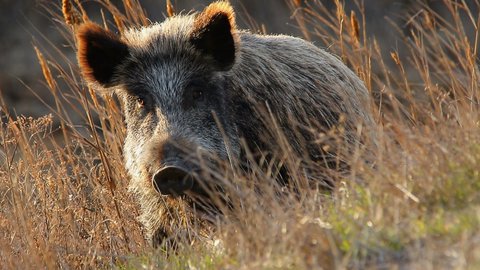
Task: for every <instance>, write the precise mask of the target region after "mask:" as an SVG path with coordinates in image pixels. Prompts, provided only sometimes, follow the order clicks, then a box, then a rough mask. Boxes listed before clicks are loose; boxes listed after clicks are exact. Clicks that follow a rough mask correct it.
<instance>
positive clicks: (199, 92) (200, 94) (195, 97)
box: [192, 89, 203, 100]
mask: <svg viewBox="0 0 480 270" xmlns="http://www.w3.org/2000/svg"><path fill="white" fill-rule="evenodd" d="M192 98H193V100H200V99H202V98H203V91H202V90H201V89H193V91H192Z"/></svg>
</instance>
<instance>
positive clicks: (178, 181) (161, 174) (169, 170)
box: [152, 166, 195, 196]
mask: <svg viewBox="0 0 480 270" xmlns="http://www.w3.org/2000/svg"><path fill="white" fill-rule="evenodd" d="M152 182H153V186H154V187H155V190H156V191H157V192H158V193H160V194H162V195H174V196H179V195H183V194H184V193H185V192H186V191H188V190H191V189H192V188H193V185H194V182H195V178H194V177H193V175H192V174H190V173H189V172H188V171H187V170H186V169H183V168H181V167H177V166H166V167H164V168H162V169H160V170H158V171H157V172H156V173H155V174H154V175H153V178H152Z"/></svg>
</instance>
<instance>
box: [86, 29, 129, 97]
mask: <svg viewBox="0 0 480 270" xmlns="http://www.w3.org/2000/svg"><path fill="white" fill-rule="evenodd" d="M77 40H78V53H77V57H78V63H79V66H80V70H81V71H82V74H83V76H84V77H85V79H86V80H87V81H89V82H97V83H99V84H100V85H101V86H103V87H110V86H114V84H115V82H114V75H115V71H116V69H117V68H118V66H119V65H120V64H121V63H122V62H123V61H124V60H125V58H126V57H127V55H128V46H127V44H125V43H124V42H123V41H121V40H120V39H119V37H117V36H116V35H115V34H113V33H112V32H110V31H108V30H105V29H103V28H102V27H100V26H99V25H97V24H94V23H85V24H83V25H81V26H80V28H79V29H78V31H77Z"/></svg>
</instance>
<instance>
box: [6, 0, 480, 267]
mask: <svg viewBox="0 0 480 270" xmlns="http://www.w3.org/2000/svg"><path fill="white" fill-rule="evenodd" d="M472 2H473V1H472ZM99 3H101V4H102V5H103V7H104V9H103V14H107V13H108V14H111V17H112V18H113V19H112V21H107V20H106V19H104V21H103V22H102V24H103V25H104V27H106V28H110V29H117V30H118V31H119V32H120V33H121V32H122V31H123V30H124V29H125V28H126V27H129V26H133V25H148V23H149V22H148V19H147V15H146V12H145V11H144V10H143V9H142V7H141V5H140V3H139V1H134V0H124V1H123V2H122V4H123V6H122V7H117V6H114V5H113V4H112V3H111V2H110V1H103V0H99ZM335 3H336V10H335V11H334V12H332V11H331V10H328V9H327V8H326V7H325V6H324V5H322V3H321V2H320V1H309V2H308V3H307V4H305V3H303V2H302V1H294V0H292V1H290V2H289V4H290V5H291V7H292V14H294V18H295V19H296V20H297V22H298V25H299V27H300V28H301V30H302V32H303V33H304V35H305V37H306V38H310V39H317V40H321V41H322V45H323V46H324V47H326V48H328V50H329V51H332V52H333V53H336V54H337V55H339V56H340V57H341V58H342V59H343V60H344V61H345V62H346V63H347V64H348V65H349V66H350V67H351V68H352V69H353V70H354V71H355V72H356V73H357V74H358V76H359V77H360V78H361V79H362V80H364V81H365V84H366V86H367V88H368V89H369V90H370V92H371V94H372V97H373V99H374V100H375V102H374V103H373V104H372V108H371V109H372V111H373V112H374V114H375V117H376V120H377V121H378V123H379V129H378V130H377V131H376V132H377V135H378V136H377V142H376V146H377V147H376V148H375V153H373V154H372V153H370V152H369V151H365V149H366V147H368V145H367V146H358V147H357V148H356V150H355V151H354V152H353V153H350V155H349V160H348V163H349V164H350V166H351V172H350V174H349V175H334V174H331V175H333V176H334V177H335V178H336V185H335V189H334V191H333V192H331V193H325V192H321V191H320V190H318V189H310V188H301V189H298V190H296V191H295V192H290V191H288V190H282V188H281V187H278V186H277V185H276V184H275V181H273V178H274V174H275V170H274V168H273V167H272V166H269V164H261V162H257V163H254V164H253V166H252V169H251V170H250V171H248V172H244V171H238V170H235V168H234V170H233V172H231V171H228V170H227V172H226V174H220V175H218V176H217V177H218V178H221V179H224V180H225V179H226V180H229V181H230V182H229V183H235V185H231V187H230V189H228V191H229V192H228V196H229V200H230V202H231V204H232V205H233V207H226V208H224V209H223V213H224V215H223V217H221V218H220V217H219V218H218V219H217V220H216V221H214V222H215V223H216V226H215V228H214V229H213V230H212V232H211V233H210V234H209V235H207V236H206V238H207V239H204V238H202V239H199V238H195V237H193V238H191V239H190V240H192V241H193V242H191V243H181V244H180V246H179V247H178V248H177V249H176V250H171V249H168V248H160V249H158V250H153V249H151V248H150V247H149V245H148V243H146V242H145V240H144V237H143V232H142V228H141V225H140V224H139V223H138V222H137V221H136V217H137V216H138V212H137V211H138V210H137V205H136V204H135V202H134V200H133V198H131V196H130V195H129V194H128V192H127V184H128V181H129V179H128V176H127V175H126V173H125V170H124V168H123V165H122V154H121V148H122V142H123V137H124V133H125V127H124V125H123V120H122V113H121V108H120V107H119V105H118V103H117V102H116V100H115V98H114V97H106V98H105V99H100V98H99V97H97V96H96V94H95V93H94V92H93V90H92V89H90V88H88V87H86V85H85V84H84V83H83V82H82V80H81V78H80V76H79V72H78V68H77V65H76V63H75V61H72V60H70V59H68V58H67V57H66V56H65V55H62V54H60V53H59V50H58V47H57V46H58V45H55V44H52V47H51V48H35V50H36V51H37V55H38V58H39V64H40V65H41V67H42V70H43V72H44V75H45V81H46V86H47V87H48V88H49V89H50V90H51V94H52V96H53V97H54V100H55V103H54V104H48V106H50V108H51V111H52V114H51V115H48V116H45V117H42V118H39V119H32V118H28V117H17V116H16V115H12V114H10V113H9V112H8V111H5V110H2V120H3V124H2V128H1V130H0V131H1V132H0V138H1V151H0V154H1V155H0V156H1V162H2V166H1V168H0V203H1V207H0V233H1V234H2V237H0V258H1V264H0V268H5V269H16V268H21V269H25V268H49V269H50V268H66V269H69V268H123V269H137V268H148V269H150V268H164V269H172V268H173V269H184V268H192V269H197V268H201V269H223V268H227V269H237V268H238V269H273V268H280V269H312V268H323V269H334V268H338V269H343V268H354V269H364V268H374V269H375V268H399V267H407V268H412V269H437V268H448V269H451V268H454V269H455V268H456V269H466V268H471V269H474V268H476V267H479V266H480V245H479V242H480V233H479V232H480V166H479V164H480V144H479V142H480V127H479V125H480V123H479V102H480V97H479V95H480V94H479V91H478V83H479V79H478V75H479V73H478V64H477V62H478V55H477V54H478V51H477V50H478V34H479V30H478V26H479V22H480V16H479V14H476V13H473V12H474V10H478V8H479V3H478V2H477V1H475V2H474V3H470V6H468V5H467V4H466V3H465V1H451V0H443V5H444V7H445V10H446V11H447V14H442V15H440V14H437V13H436V12H435V11H434V10H432V9H431V8H429V6H427V5H425V4H422V3H423V2H419V4H418V9H417V10H415V11H413V12H412V14H411V16H410V17H409V20H408V24H407V25H406V26H407V27H408V31H403V30H402V29H400V28H399V27H397V26H395V25H391V26H386V27H391V29H392V31H397V32H398V37H399V40H401V41H402V42H403V44H402V46H404V47H405V48H406V49H405V50H402V51H391V52H389V53H387V54H385V53H384V50H381V48H382V44H378V42H377V41H376V40H375V37H369V36H368V35H367V32H366V27H365V25H366V24H365V13H364V12H362V10H363V6H362V3H361V1H358V7H359V8H358V10H359V11H360V12H358V11H357V12H358V13H353V12H351V11H349V10H345V8H344V5H343V4H342V2H340V1H335ZM48 10H49V12H50V14H51V15H52V16H53V17H54V19H55V20H56V21H57V25H58V31H59V32H60V33H61V34H62V35H64V36H65V38H66V42H68V46H70V47H71V48H72V50H74V49H75V41H74V40H73V38H72V34H73V33H74V32H75V29H76V26H77V25H78V24H79V23H81V22H82V21H86V20H89V15H88V14H87V13H86V12H85V10H84V9H83V8H82V5H81V4H80V3H79V1H63V3H62V5H60V3H58V6H55V5H54V6H49V9H48ZM62 11H63V13H62ZM174 12H175V9H174V6H173V5H172V4H171V2H170V1H168V9H167V14H168V15H172V14H173V13H174ZM104 18H105V17H104ZM32 91H34V89H33V90H32ZM2 108H6V106H4V104H3V106H2ZM78 119H80V120H78ZM57 123H58V124H57ZM278 142H279V144H280V145H283V146H284V147H283V148H284V150H285V151H284V153H283V154H284V155H282V156H281V157H282V158H283V161H284V162H286V163H288V164H289V165H290V166H291V167H295V166H298V160H296V159H294V158H292V155H289V154H291V153H290V152H289V147H288V143H287V142H286V141H285V140H283V138H282V136H281V134H279V138H278ZM255 164H258V166H255ZM232 175H233V176H232ZM331 175H330V176H331ZM292 178H293V181H295V182H296V183H298V185H299V186H300V187H302V183H306V182H308V181H307V179H306V177H305V174H302V172H300V171H299V172H298V174H293V175H292ZM252 183H259V184H256V185H255V186H253V187H252ZM194 230H195V225H194V224H193V225H192V231H194Z"/></svg>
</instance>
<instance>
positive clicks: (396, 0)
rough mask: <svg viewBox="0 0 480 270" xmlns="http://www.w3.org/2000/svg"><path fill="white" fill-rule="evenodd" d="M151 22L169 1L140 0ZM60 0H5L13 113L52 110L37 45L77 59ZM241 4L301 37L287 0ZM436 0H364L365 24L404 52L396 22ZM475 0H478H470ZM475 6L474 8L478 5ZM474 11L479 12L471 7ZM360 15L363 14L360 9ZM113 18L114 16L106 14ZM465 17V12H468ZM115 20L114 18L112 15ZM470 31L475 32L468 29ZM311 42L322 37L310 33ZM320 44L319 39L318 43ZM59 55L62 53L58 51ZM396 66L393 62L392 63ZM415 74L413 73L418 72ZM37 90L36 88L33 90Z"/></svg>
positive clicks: (269, 24)
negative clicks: (62, 19) (58, 16)
mask: <svg viewBox="0 0 480 270" xmlns="http://www.w3.org/2000/svg"><path fill="white" fill-rule="evenodd" d="M138 1H139V2H140V3H141V5H142V6H143V7H144V9H145V12H146V14H147V15H148V17H149V18H151V20H152V21H163V20H164V18H165V17H166V10H165V6H166V5H165V4H166V3H165V2H166V0H138ZM60 2H61V1H51V0H0V37H1V38H0V51H1V52H2V53H1V54H0V90H1V91H2V93H3V96H4V98H5V101H6V103H7V104H8V106H9V107H10V110H11V111H12V112H15V113H16V114H18V115H27V116H34V117H39V116H42V115H45V114H46V113H48V112H49V110H48V108H47V107H46V106H45V105H44V104H43V103H42V102H41V101H40V100H39V99H38V98H37V97H36V95H37V94H38V95H39V96H40V97H42V99H44V100H45V102H46V103H47V104H53V103H54V101H53V100H52V99H53V98H52V96H51V95H49V94H48V93H49V91H48V89H47V87H46V85H45V83H44V82H43V75H42V71H41V68H40V65H39V64H38V63H37V56H36V53H35V50H34V48H33V45H36V46H38V47H39V48H40V49H42V48H51V47H52V45H51V44H54V45H57V47H58V49H59V50H61V53H62V54H64V55H66V56H67V57H69V58H70V59H73V58H74V50H72V48H71V46H70V45H69V43H68V42H67V41H66V39H65V38H64V37H63V36H62V35H61V33H60V31H58V30H57V29H56V27H57V26H58V25H59V22H58V21H56V20H55V19H54V20H52V16H51V14H52V13H51V11H49V10H53V11H54V12H56V13H57V14H58V13H59V10H60V5H61V3H60ZM80 2H82V3H83V5H84V7H85V9H86V10H87V12H88V14H89V15H90V16H91V18H97V22H101V21H102V19H101V16H102V14H101V12H99V11H100V10H101V4H99V3H98V2H96V1H80ZM111 2H112V3H113V4H115V5H116V6H118V8H119V9H120V10H122V8H124V7H123V3H122V1H119V0H112V1H111ZM210 2H212V1H210V0H173V1H172V3H173V5H174V7H175V9H176V12H180V11H184V12H188V11H190V10H200V9H202V8H203V7H204V6H206V5H207V4H208V3H210ZM231 2H232V4H233V5H234V6H235V7H236V12H237V20H238V23H239V25H240V27H241V28H248V29H252V31H262V32H267V33H281V34H290V35H294V36H302V37H304V35H302V32H301V31H300V29H299V27H298V23H297V22H296V21H295V18H294V16H293V13H292V11H291V9H290V7H289V4H288V2H289V1H284V0H261V1H258V0H232V1H231ZM299 2H301V5H306V4H312V5H317V4H319V3H320V4H322V5H325V7H327V8H329V9H331V10H332V12H335V10H334V9H335V3H334V2H335V1H334V0H307V1H299ZM357 2H361V1H355V0H349V1H346V3H345V10H347V11H348V10H356V9H357V4H358V3H357ZM440 2H441V1H434V0H423V1H414V0H382V1H378V0H364V1H363V5H364V9H365V15H366V18H365V22H366V29H367V35H368V36H369V37H372V36H375V37H376V39H377V41H378V43H379V44H380V48H381V49H382V51H383V53H386V54H388V53H389V52H390V51H399V52H400V55H402V54H401V52H402V50H404V49H405V48H403V42H401V41H400V40H399V38H398V36H399V35H398V33H397V32H395V31H392V27H391V25H397V26H399V29H398V31H404V32H408V31H409V25H408V18H411V17H412V16H414V15H415V12H418V10H419V5H426V6H429V7H430V8H432V9H433V10H435V11H437V12H439V13H440V14H442V12H444V13H446V12H447V11H446V10H442V9H445V8H444V7H445V5H442V4H441V3H440ZM466 2H473V1H466ZM472 8H473V9H475V7H473V5H472ZM472 11H473V12H474V13H475V12H476V11H475V10H472ZM357 14H360V12H358V10H357ZM104 16H106V17H107V19H109V18H108V16H110V14H109V13H108V12H105V13H104ZM465 19H466V16H465ZM110 21H112V20H111V19H110ZM466 31H471V30H469V29H466ZM309 38H311V39H312V41H314V42H315V41H318V39H319V37H318V36H315V35H310V36H309ZM317 44H318V43H317ZM59 53H60V52H59ZM390 64H392V63H390ZM413 75H414V74H413ZM413 75H412V76H413ZM29 89H32V90H29Z"/></svg>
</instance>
